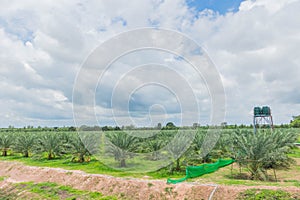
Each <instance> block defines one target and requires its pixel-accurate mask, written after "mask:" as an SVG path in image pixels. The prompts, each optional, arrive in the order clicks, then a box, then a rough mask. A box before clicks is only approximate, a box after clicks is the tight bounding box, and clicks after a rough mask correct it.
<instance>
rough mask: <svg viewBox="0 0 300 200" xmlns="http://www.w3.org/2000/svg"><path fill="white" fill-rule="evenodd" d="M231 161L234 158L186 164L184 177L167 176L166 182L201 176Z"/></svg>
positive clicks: (178, 181) (177, 181) (176, 181)
mask: <svg viewBox="0 0 300 200" xmlns="http://www.w3.org/2000/svg"><path fill="white" fill-rule="evenodd" d="M233 162H234V160H232V159H230V160H224V159H219V160H218V161H217V162H215V163H208V164H202V165H200V166H188V167H187V168H186V172H185V173H186V175H185V177H183V178H180V179H170V178H168V180H167V183H173V184H175V183H180V182H183V181H185V180H186V179H188V178H195V177H199V176H202V175H204V174H209V173H212V172H215V171H217V170H218V169H219V168H221V167H225V166H227V165H230V164H231V163H233Z"/></svg>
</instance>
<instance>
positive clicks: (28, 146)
mask: <svg viewBox="0 0 300 200" xmlns="http://www.w3.org/2000/svg"><path fill="white" fill-rule="evenodd" d="M35 139H36V137H35V135H34V134H32V133H21V134H18V135H17V137H16V141H15V144H14V145H13V149H14V151H16V152H18V153H22V154H23V156H24V157H29V153H30V152H31V151H32V149H33V147H34V145H35Z"/></svg>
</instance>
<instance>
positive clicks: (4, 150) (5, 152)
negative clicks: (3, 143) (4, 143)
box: [2, 148, 7, 156]
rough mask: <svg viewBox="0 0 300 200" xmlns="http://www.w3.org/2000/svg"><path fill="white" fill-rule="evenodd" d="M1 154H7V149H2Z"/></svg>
mask: <svg viewBox="0 0 300 200" xmlns="http://www.w3.org/2000/svg"><path fill="white" fill-rule="evenodd" d="M2 156H7V149H6V148H4V149H3V151H2Z"/></svg>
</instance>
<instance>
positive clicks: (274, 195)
mask: <svg viewBox="0 0 300 200" xmlns="http://www.w3.org/2000/svg"><path fill="white" fill-rule="evenodd" d="M296 198H297V197H295V198H294V197H293V196H292V195H291V194H290V193H288V192H286V191H283V190H266V189H262V190H260V189H248V190H246V191H244V192H241V193H240V194H239V197H238V200H261V199H264V200H276V199H278V200H292V199H296Z"/></svg>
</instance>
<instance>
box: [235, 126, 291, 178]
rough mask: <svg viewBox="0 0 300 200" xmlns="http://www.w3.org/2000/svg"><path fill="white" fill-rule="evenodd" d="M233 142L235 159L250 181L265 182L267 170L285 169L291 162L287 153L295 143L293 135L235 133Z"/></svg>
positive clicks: (278, 132) (279, 133)
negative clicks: (246, 170) (243, 167)
mask: <svg viewBox="0 0 300 200" xmlns="http://www.w3.org/2000/svg"><path fill="white" fill-rule="evenodd" d="M233 141H234V143H233V144H234V149H235V150H236V151H235V152H234V154H235V159H236V160H237V161H238V162H239V163H240V164H241V165H243V166H246V167H247V168H248V170H249V171H250V173H251V178H252V179H256V180H267V179H268V175H267V169H276V168H279V167H282V168H287V167H288V166H289V165H290V164H291V163H292V162H293V161H292V159H290V158H289V157H288V156H287V153H288V152H289V150H290V149H291V148H292V147H293V142H295V141H296V134H295V133H292V132H291V133H283V132H280V131H274V132H266V131H265V132H262V131H258V132H257V133H256V134H253V133H252V132H251V131H249V132H248V133H245V132H240V131H237V132H236V133H233Z"/></svg>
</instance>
